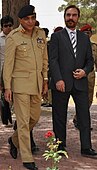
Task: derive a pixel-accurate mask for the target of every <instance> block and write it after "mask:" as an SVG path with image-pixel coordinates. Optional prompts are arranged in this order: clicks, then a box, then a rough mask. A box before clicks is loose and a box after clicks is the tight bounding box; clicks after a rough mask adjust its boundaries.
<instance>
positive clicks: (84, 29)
mask: <svg viewBox="0 0 97 170" xmlns="http://www.w3.org/2000/svg"><path fill="white" fill-rule="evenodd" d="M91 30H92V26H91V25H89V24H86V25H84V26H83V27H81V28H80V31H91Z"/></svg>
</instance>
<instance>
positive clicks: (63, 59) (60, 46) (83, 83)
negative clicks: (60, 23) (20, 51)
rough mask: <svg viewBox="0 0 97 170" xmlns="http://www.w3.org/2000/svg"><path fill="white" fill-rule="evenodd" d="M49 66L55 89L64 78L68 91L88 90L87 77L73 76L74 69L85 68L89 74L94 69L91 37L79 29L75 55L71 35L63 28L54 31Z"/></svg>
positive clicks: (52, 84) (52, 85) (51, 84)
mask: <svg viewBox="0 0 97 170" xmlns="http://www.w3.org/2000/svg"><path fill="white" fill-rule="evenodd" d="M49 67H50V72H51V83H50V88H51V89H55V88H56V87H55V84H56V82H57V81H59V80H64V82H65V85H66V89H65V90H66V91H70V90H71V89H72V87H73V85H74V86H75V88H76V89H78V90H82V91H86V90H88V88H87V87H88V82H87V77H83V78H81V79H79V80H77V79H75V78H74V77H73V71H75V70H76V69H83V70H84V71H85V72H86V74H88V73H89V72H90V71H92V69H93V57H92V49H91V43H90V40H89V37H88V36H87V35H85V34H84V33H82V32H80V31H79V30H77V50H76V58H75V56H74V52H73V48H72V44H71V41H70V38H69V35H68V33H67V31H66V29H65V28H64V29H63V30H61V31H59V32H56V33H53V34H52V35H51V41H50V45H49Z"/></svg>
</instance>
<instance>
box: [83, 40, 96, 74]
mask: <svg viewBox="0 0 97 170" xmlns="http://www.w3.org/2000/svg"><path fill="white" fill-rule="evenodd" d="M87 38H88V40H87V51H86V60H85V67H84V68H83V70H84V71H85V73H86V74H87V75H88V74H89V72H91V71H92V70H93V68H94V59H93V54H92V47H91V42H90V40H89V37H87Z"/></svg>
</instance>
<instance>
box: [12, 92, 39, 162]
mask: <svg viewBox="0 0 97 170" xmlns="http://www.w3.org/2000/svg"><path fill="white" fill-rule="evenodd" d="M13 99H14V111H15V114H16V120H17V127H18V128H17V130H16V131H15V132H14V133H13V135H12V141H13V143H14V145H15V146H16V147H17V148H19V149H20V154H21V158H22V161H23V162H33V161H34V159H33V156H32V152H31V142H30V131H31V130H32V129H33V127H34V126H35V124H36V123H37V122H38V120H39V117H40V112H41V96H40V95H28V94H17V93H13Z"/></svg>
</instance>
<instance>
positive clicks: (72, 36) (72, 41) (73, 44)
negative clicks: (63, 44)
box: [70, 31, 76, 57]
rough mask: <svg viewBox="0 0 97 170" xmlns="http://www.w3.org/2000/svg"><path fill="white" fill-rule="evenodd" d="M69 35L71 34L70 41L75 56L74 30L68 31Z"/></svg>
mask: <svg viewBox="0 0 97 170" xmlns="http://www.w3.org/2000/svg"><path fill="white" fill-rule="evenodd" d="M70 36H71V43H72V47H73V51H74V55H75V57H76V38H75V32H73V31H72V32H70Z"/></svg>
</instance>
